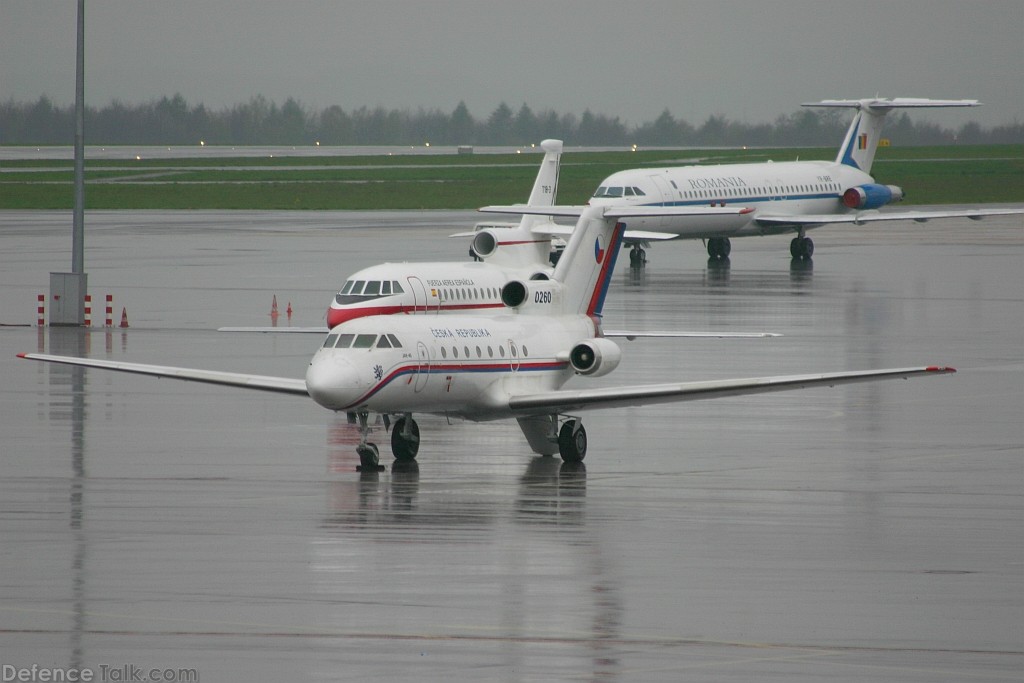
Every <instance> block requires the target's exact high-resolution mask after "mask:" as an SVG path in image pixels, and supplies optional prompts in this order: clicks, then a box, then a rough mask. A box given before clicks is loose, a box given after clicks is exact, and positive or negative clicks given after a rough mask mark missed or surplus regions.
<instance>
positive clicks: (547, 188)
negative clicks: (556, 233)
mask: <svg viewBox="0 0 1024 683" xmlns="http://www.w3.org/2000/svg"><path fill="white" fill-rule="evenodd" d="M540 148H541V149H543V150H544V159H542V160H541V162H540V169H539V170H538V171H537V178H536V180H534V181H533V189H532V190H531V191H530V200H529V201H528V202H526V203H527V205H529V206H552V205H553V204H554V203H555V194H556V193H557V192H558V167H559V163H560V162H561V159H562V141H561V140H544V141H543V142H541V143H540ZM549 220H550V218H548V217H547V216H531V215H529V214H524V215H523V218H522V220H521V221H520V222H519V227H520V229H522V230H524V231H526V232H529V231H530V229H531V228H532V227H533V226H535V225H539V224H541V223H547V222H548V221H549Z"/></svg>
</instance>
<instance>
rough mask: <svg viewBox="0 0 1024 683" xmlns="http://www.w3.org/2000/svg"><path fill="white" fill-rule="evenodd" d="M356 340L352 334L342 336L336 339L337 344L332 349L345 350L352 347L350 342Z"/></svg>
mask: <svg viewBox="0 0 1024 683" xmlns="http://www.w3.org/2000/svg"><path fill="white" fill-rule="evenodd" d="M355 338H356V335H354V334H343V335H341V336H339V337H338V343H337V345H336V346H335V347H334V348H336V349H347V348H348V347H350V346H352V340H353V339H355Z"/></svg>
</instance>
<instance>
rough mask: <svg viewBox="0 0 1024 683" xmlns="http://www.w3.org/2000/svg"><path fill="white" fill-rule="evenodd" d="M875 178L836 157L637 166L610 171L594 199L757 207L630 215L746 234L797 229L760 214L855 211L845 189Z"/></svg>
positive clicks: (697, 232) (687, 230) (685, 228)
mask: <svg viewBox="0 0 1024 683" xmlns="http://www.w3.org/2000/svg"><path fill="white" fill-rule="evenodd" d="M871 182H873V181H872V179H871V176H869V175H868V174H867V173H864V172H862V171H859V170H857V169H855V168H852V167H850V166H845V165H842V164H837V163H834V162H831V161H792V162H780V163H771V162H769V163H764V164H728V165H721V166H679V167H675V168H661V169H633V170H629V171H621V172H619V173H614V174H612V175H610V176H608V177H607V178H606V179H605V180H604V181H603V182H602V183H601V186H600V188H599V189H598V191H597V193H595V195H594V197H592V198H591V199H590V202H589V203H590V204H591V205H595V206H600V205H622V204H633V205H641V206H643V205H648V206H725V205H740V206H744V207H749V208H752V209H754V211H752V212H750V213H748V214H744V215H742V216H722V217H714V216H700V217H692V216H667V217H654V218H640V217H638V218H631V219H630V220H629V227H630V228H634V229H637V228H639V229H659V230H668V231H671V232H676V233H678V234H679V235H680V237H684V238H708V237H743V236H748V235H767V234H776V233H781V232H789V231H792V229H791V228H787V227H779V226H768V225H759V224H758V223H757V222H756V218H757V217H758V216H759V215H760V216H769V215H774V214H781V215H801V214H813V215H818V214H845V213H850V212H851V209H849V208H847V207H846V206H844V204H843V201H842V197H843V192H844V191H846V190H847V189H848V188H850V187H855V186H858V185H862V184H865V183H871Z"/></svg>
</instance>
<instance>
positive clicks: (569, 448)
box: [558, 420, 587, 462]
mask: <svg viewBox="0 0 1024 683" xmlns="http://www.w3.org/2000/svg"><path fill="white" fill-rule="evenodd" d="M576 424H577V423H576V420H567V421H566V422H565V424H563V425H562V428H561V429H560V430H558V454H559V455H560V456H562V460H563V461H565V462H580V461H582V460H583V458H585V457H587V430H586V429H584V428H583V425H579V427H578V428H577V426H576Z"/></svg>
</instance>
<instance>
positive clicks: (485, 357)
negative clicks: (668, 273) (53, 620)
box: [306, 314, 597, 420]
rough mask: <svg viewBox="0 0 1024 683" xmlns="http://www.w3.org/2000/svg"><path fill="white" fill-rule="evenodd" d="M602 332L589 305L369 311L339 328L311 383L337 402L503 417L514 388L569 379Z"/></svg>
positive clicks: (341, 406) (313, 365)
mask: <svg viewBox="0 0 1024 683" xmlns="http://www.w3.org/2000/svg"><path fill="white" fill-rule="evenodd" d="M596 334H597V331H596V330H595V324H594V322H593V321H592V320H591V319H590V318H588V317H587V316H585V315H554V316H543V315H518V314H503V315H494V316H480V315H471V316H464V315H446V316H421V315H417V316H394V315H391V316H370V317H362V318H357V319H354V320H350V321H348V322H345V323H342V324H340V325H338V326H337V327H335V328H334V329H332V330H331V332H330V333H329V334H328V336H327V339H326V340H325V343H324V345H323V346H322V347H321V348H320V349H319V350H318V351H317V352H316V354H315V355H314V356H313V359H312V360H311V361H310V364H309V368H308V369H307V372H306V385H307V389H308V391H309V395H310V396H311V397H312V398H313V399H314V400H315V401H316V402H317V403H319V404H320V405H322V406H324V407H325V408H329V409H331V410H344V411H349V412H355V411H365V410H369V411H376V412H386V413H401V412H417V413H434V414H448V415H455V416H461V417H466V418H469V419H474V420H487V419H498V418H502V417H508V416H509V411H508V396H509V395H510V394H523V393H539V392H544V391H552V390H554V389H557V388H559V387H560V386H562V385H563V384H565V382H566V381H567V380H568V379H569V378H570V377H572V376H573V374H574V372H573V369H572V367H571V366H570V364H569V362H568V352H569V351H570V349H571V348H572V347H573V345H574V344H576V343H577V342H579V341H580V340H583V339H588V338H592V337H594V336H596ZM382 340H383V341H382Z"/></svg>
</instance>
